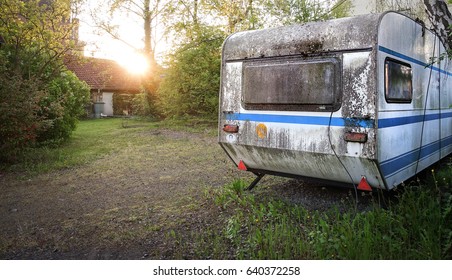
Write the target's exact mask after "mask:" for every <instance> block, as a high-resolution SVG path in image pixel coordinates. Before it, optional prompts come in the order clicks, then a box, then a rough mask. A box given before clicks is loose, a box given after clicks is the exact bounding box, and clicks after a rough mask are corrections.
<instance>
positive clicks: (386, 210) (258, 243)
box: [192, 165, 452, 259]
mask: <svg viewBox="0 0 452 280" xmlns="http://www.w3.org/2000/svg"><path fill="white" fill-rule="evenodd" d="M246 186H247V182H243V181H240V180H237V181H234V182H233V183H231V184H230V185H228V186H226V187H225V188H223V189H216V190H209V191H207V192H206V194H207V197H208V198H209V199H211V200H212V201H213V203H215V205H216V206H217V207H219V208H220V209H221V214H220V218H221V220H222V224H221V225H220V226H219V227H217V228H213V227H211V228H207V229H206V232H208V234H202V233H200V234H198V235H197V236H194V237H193V236H192V239H194V240H195V244H194V245H193V246H194V247H196V248H197V249H196V251H197V253H198V254H199V255H198V256H197V257H199V258H205V257H206V256H208V257H209V258H217V259H224V258H233V259H450V258H451V256H452V255H451V244H452V230H451V228H452V225H451V221H452V219H451V216H452V214H451V209H452V196H451V190H452V167H451V166H450V165H449V166H445V167H443V168H441V169H440V170H438V171H434V172H432V175H431V176H430V179H429V180H428V181H427V182H426V183H421V184H411V185H409V186H405V187H404V188H403V190H400V191H398V193H396V194H395V197H394V198H393V199H392V200H391V201H389V203H387V206H385V207H380V202H379V201H378V199H377V198H376V199H375V202H374V204H373V206H372V207H371V209H370V210H367V211H363V212H359V211H357V210H356V209H355V208H354V207H350V210H348V211H345V212H340V211H339V210H337V209H332V210H328V211H326V212H320V211H309V210H307V209H305V208H303V207H301V206H299V205H296V204H293V203H286V202H283V201H280V200H277V199H274V198H269V197H259V196H256V195H253V194H252V193H249V192H246V191H244V188H245V187H246ZM213 232H216V233H217V234H213ZM196 242H198V244H196ZM209 243H210V245H211V247H210V249H206V248H207V247H206V244H209Z"/></svg>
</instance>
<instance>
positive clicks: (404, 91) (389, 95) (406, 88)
mask: <svg viewBox="0 0 452 280" xmlns="http://www.w3.org/2000/svg"><path fill="white" fill-rule="evenodd" d="M412 78H413V74H412V71H411V66H410V65H409V64H407V63H403V62H400V61H397V60H394V59H390V58H387V59H386V60H385V97H386V101H387V102H388V103H410V102H411V100H412V96H413V85H412Z"/></svg>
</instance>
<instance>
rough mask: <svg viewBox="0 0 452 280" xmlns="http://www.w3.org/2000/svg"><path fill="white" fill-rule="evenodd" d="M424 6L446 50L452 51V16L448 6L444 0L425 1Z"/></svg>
mask: <svg viewBox="0 0 452 280" xmlns="http://www.w3.org/2000/svg"><path fill="white" fill-rule="evenodd" d="M424 6H425V11H426V12H427V15H428V17H429V20H430V22H431V24H432V27H433V30H434V31H435V32H436V34H438V36H439V37H440V40H441V42H442V43H443V44H444V47H445V48H446V50H452V36H451V34H450V27H451V25H452V15H451V13H450V12H449V9H448V8H447V4H446V3H445V2H444V1H443V0H424Z"/></svg>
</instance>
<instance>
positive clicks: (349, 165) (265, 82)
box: [219, 12, 452, 190]
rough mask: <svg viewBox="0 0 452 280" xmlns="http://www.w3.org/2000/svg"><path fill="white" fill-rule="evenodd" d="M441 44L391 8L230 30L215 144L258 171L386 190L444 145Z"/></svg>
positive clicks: (447, 78) (446, 70)
mask: <svg viewBox="0 0 452 280" xmlns="http://www.w3.org/2000/svg"><path fill="white" fill-rule="evenodd" d="M444 51H445V49H444V47H443V45H442V44H441V41H440V40H439V38H438V37H437V36H436V35H435V34H434V33H432V32H431V31H429V30H427V29H426V28H425V26H424V25H423V24H421V23H419V22H416V21H414V20H412V19H410V18H408V17H407V16H405V15H402V14H399V13H396V12H386V13H383V14H368V15H363V16H357V17H352V18H342V19H335V20H330V21H323V22H313V23H306V24H301V25H293V26H286V27H279V28H271V29H264V30H255V31H245V32H239V33H236V34H233V35H231V36H230V37H228V38H227V39H226V41H225V43H224V45H223V53H222V69H221V71H222V75H221V88H220V110H219V143H220V145H221V146H222V147H223V149H224V150H225V152H226V153H227V154H228V155H229V157H230V158H231V159H232V161H233V162H234V163H235V164H236V165H237V166H238V167H239V168H240V169H242V170H248V171H251V172H253V173H255V174H256V175H257V176H258V179H260V178H261V177H262V176H263V175H264V174H273V175H281V176H289V177H307V178H314V179H319V180H323V181H326V182H327V183H328V182H329V183H333V184H337V183H339V184H345V185H355V186H358V187H359V188H360V189H368V190H370V189H374V188H379V189H386V190H390V189H392V188H394V187H395V186H397V185H398V184H400V183H402V182H403V181H405V180H407V179H409V178H410V177H412V176H414V175H416V174H417V173H418V172H420V171H421V170H423V169H425V168H427V167H428V166H430V165H432V164H434V163H435V162H437V161H439V160H440V159H442V158H444V157H446V156H448V155H449V154H451V153H452V65H450V63H449V61H448V60H447V59H446V60H443V61H437V62H435V63H433V64H431V59H432V58H433V57H438V56H439V55H440V54H442V53H444ZM255 182H257V180H256V181H255Z"/></svg>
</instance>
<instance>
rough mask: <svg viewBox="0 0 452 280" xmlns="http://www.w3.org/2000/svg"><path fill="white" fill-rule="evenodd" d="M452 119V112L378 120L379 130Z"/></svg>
mask: <svg viewBox="0 0 452 280" xmlns="http://www.w3.org/2000/svg"><path fill="white" fill-rule="evenodd" d="M451 117H452V112H449V113H441V114H428V115H425V119H424V115H418V116H408V117H398V118H388V119H379V120H378V128H387V127H393V126H400V125H407V124H413V123H421V122H423V121H424V120H425V121H426V122H427V121H434V120H439V119H447V118H451Z"/></svg>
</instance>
